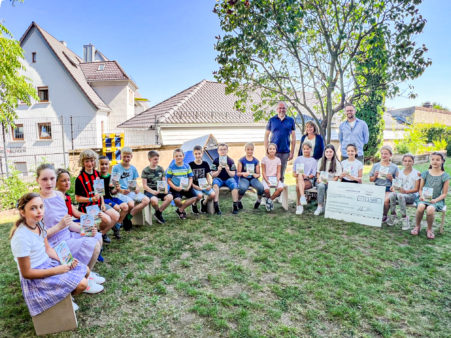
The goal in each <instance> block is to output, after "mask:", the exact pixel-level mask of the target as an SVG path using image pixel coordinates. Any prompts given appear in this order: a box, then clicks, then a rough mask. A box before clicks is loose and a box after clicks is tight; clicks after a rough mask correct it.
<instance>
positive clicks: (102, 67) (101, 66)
mask: <svg viewBox="0 0 451 338" xmlns="http://www.w3.org/2000/svg"><path fill="white" fill-rule="evenodd" d="M104 69H105V64H104V63H102V64H100V65H99V67H98V68H97V70H104Z"/></svg>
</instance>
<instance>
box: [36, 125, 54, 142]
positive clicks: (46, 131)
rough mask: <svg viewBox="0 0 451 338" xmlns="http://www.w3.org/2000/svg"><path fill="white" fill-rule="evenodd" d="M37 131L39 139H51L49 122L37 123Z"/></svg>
mask: <svg viewBox="0 0 451 338" xmlns="http://www.w3.org/2000/svg"><path fill="white" fill-rule="evenodd" d="M38 133H39V139H40V140H51V139H52V124H51V123H50V122H45V123H38Z"/></svg>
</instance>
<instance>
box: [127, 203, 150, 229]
mask: <svg viewBox="0 0 451 338" xmlns="http://www.w3.org/2000/svg"><path fill="white" fill-rule="evenodd" d="M152 209H153V208H152V206H151V205H150V203H149V205H148V206H146V207H145V208H144V209H142V210H141V211H140V212H139V213H137V214H136V215H135V216H133V218H132V224H133V225H146V224H148V225H152Z"/></svg>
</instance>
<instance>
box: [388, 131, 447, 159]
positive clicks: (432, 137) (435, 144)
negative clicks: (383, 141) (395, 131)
mask: <svg viewBox="0 0 451 338" xmlns="http://www.w3.org/2000/svg"><path fill="white" fill-rule="evenodd" d="M450 134H451V127H447V126H445V125H442V124H439V123H433V124H428V123H418V124H415V125H412V126H410V128H408V129H406V131H405V134H404V139H402V140H396V141H395V150H396V152H397V153H399V154H405V153H407V152H409V153H412V154H422V153H425V152H431V151H438V150H444V149H447V144H450V143H451V138H450Z"/></svg>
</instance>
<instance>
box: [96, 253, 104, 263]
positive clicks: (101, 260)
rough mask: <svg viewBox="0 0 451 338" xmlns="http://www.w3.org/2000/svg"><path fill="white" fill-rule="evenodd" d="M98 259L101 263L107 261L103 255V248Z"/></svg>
mask: <svg viewBox="0 0 451 338" xmlns="http://www.w3.org/2000/svg"><path fill="white" fill-rule="evenodd" d="M97 261H98V262H100V263H103V262H104V261H105V258H103V256H102V250H100V253H99V257H97Z"/></svg>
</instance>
